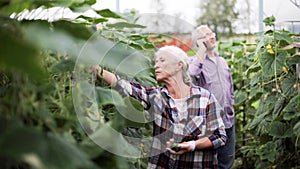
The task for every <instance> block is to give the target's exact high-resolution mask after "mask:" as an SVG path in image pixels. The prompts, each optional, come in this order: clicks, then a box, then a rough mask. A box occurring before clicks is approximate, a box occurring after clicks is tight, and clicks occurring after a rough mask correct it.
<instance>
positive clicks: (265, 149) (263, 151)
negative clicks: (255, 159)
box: [256, 142, 277, 162]
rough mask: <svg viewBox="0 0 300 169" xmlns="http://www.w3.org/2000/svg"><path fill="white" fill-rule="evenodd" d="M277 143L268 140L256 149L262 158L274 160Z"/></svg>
mask: <svg viewBox="0 0 300 169" xmlns="http://www.w3.org/2000/svg"><path fill="white" fill-rule="evenodd" d="M276 147H277V146H276V144H275V143H274V142H267V143H266V144H263V145H261V146H259V147H258V148H257V149H256V153H257V155H259V159H260V160H268V161H270V162H274V161H275V159H276Z"/></svg>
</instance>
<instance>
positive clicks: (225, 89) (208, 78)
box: [189, 25, 235, 169]
mask: <svg viewBox="0 0 300 169" xmlns="http://www.w3.org/2000/svg"><path fill="white" fill-rule="evenodd" d="M192 39H193V45H194V47H195V49H196V50H197V51H196V54H195V56H193V57H191V58H190V67H189V72H190V75H191V76H192V78H193V81H194V83H195V84H196V85H198V86H201V87H203V88H206V89H207V90H209V91H210V92H211V93H212V94H214V95H215V97H216V99H217V100H218V102H219V104H220V105H221V107H222V108H223V110H224V114H223V115H222V119H223V122H224V124H225V128H226V133H227V136H228V140H227V143H226V145H225V146H223V147H221V148H219V149H218V150H217V152H218V168H219V169H229V168H231V167H232V165H233V163H234V159H235V126H234V121H235V113H234V107H233V106H234V91H233V82H232V76H231V73H230V69H229V66H228V64H227V62H226V60H225V59H224V58H223V57H221V56H220V55H219V54H218V53H217V52H216V50H215V48H216V46H217V43H216V34H215V33H214V32H213V31H212V30H211V29H210V28H209V27H208V26H206V25H201V26H199V27H197V28H196V30H195V31H194V32H193V34H192Z"/></svg>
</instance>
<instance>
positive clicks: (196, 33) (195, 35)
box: [192, 25, 209, 48]
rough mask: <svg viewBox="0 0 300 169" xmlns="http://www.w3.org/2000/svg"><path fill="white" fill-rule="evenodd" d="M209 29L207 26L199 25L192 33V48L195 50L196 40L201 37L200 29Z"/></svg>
mask: <svg viewBox="0 0 300 169" xmlns="http://www.w3.org/2000/svg"><path fill="white" fill-rule="evenodd" d="M204 28H209V27H208V26H207V25H200V26H198V27H197V28H196V29H195V30H194V31H193V32H192V45H193V48H197V47H198V46H197V40H198V39H199V38H201V37H203V36H204V35H203V33H202V29H204Z"/></svg>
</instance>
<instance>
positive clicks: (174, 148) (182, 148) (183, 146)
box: [166, 139, 196, 155]
mask: <svg viewBox="0 0 300 169" xmlns="http://www.w3.org/2000/svg"><path fill="white" fill-rule="evenodd" d="M166 144H167V148H166V150H167V151H169V152H170V153H172V154H177V155H179V154H185V153H187V152H190V151H194V150H195V147H196V142H195V141H188V142H182V143H174V139H170V140H169V141H167V143H166Z"/></svg>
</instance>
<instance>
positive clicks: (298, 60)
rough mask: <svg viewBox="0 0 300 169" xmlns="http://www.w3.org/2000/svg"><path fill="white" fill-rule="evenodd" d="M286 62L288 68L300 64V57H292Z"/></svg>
mask: <svg viewBox="0 0 300 169" xmlns="http://www.w3.org/2000/svg"><path fill="white" fill-rule="evenodd" d="M286 62H287V65H288V66H291V65H295V64H300V55H294V56H293V57H291V58H288V59H287V61H286Z"/></svg>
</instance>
